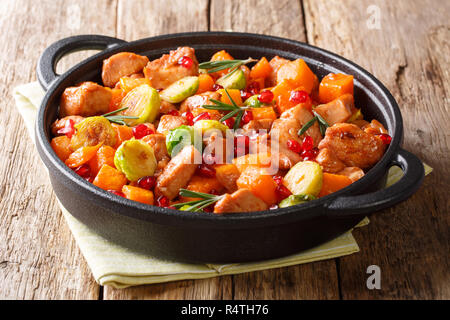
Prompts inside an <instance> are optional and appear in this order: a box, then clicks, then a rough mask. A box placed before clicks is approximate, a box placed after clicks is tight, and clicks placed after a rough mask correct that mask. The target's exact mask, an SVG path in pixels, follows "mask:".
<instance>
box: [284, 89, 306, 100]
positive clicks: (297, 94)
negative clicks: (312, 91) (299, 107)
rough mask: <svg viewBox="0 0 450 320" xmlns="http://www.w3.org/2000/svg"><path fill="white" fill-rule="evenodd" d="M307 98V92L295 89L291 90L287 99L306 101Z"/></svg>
mask: <svg viewBox="0 0 450 320" xmlns="http://www.w3.org/2000/svg"><path fill="white" fill-rule="evenodd" d="M308 98H309V94H308V92H306V91H303V90H300V91H299V90H295V91H292V92H291V95H290V97H289V101H290V102H293V103H303V102H306V101H307V100H308Z"/></svg>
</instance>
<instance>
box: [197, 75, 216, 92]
mask: <svg viewBox="0 0 450 320" xmlns="http://www.w3.org/2000/svg"><path fill="white" fill-rule="evenodd" d="M213 86H214V79H213V77H211V76H210V75H209V74H207V73H202V74H200V75H199V76H198V89H197V92H196V94H200V93H203V92H206V91H212V90H213Z"/></svg>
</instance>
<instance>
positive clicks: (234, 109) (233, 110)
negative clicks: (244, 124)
mask: <svg viewBox="0 0 450 320" xmlns="http://www.w3.org/2000/svg"><path fill="white" fill-rule="evenodd" d="M225 93H226V95H227V96H228V99H229V100H230V101H231V103H232V104H228V103H224V102H222V101H219V100H215V99H209V101H211V102H212V103H214V104H212V105H211V104H204V105H202V108H205V109H210V110H220V111H230V112H228V113H227V114H226V115H224V116H223V117H222V118H220V120H219V121H220V122H222V121H225V120H227V119H229V118H231V117H234V116H236V120H235V121H234V125H233V129H234V130H236V129H238V128H239V126H240V124H241V120H242V116H243V115H244V111H245V109H248V107H246V106H242V107H239V106H238V105H237V104H236V102H234V100H233V98H231V96H230V94H229V93H228V90H227V89H225Z"/></svg>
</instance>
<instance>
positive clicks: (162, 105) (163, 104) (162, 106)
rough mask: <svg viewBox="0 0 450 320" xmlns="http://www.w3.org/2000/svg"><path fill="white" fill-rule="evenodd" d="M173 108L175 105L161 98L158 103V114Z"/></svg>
mask: <svg viewBox="0 0 450 320" xmlns="http://www.w3.org/2000/svg"><path fill="white" fill-rule="evenodd" d="M173 110H177V107H175V105H174V104H172V103H170V102H167V101H165V100H162V99H161V103H160V105H159V113H160V114H167V113H169V112H170V111H173Z"/></svg>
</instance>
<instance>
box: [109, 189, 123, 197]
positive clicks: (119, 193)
mask: <svg viewBox="0 0 450 320" xmlns="http://www.w3.org/2000/svg"><path fill="white" fill-rule="evenodd" d="M108 191H109V192H111V193H114V194H115V195H116V196H119V197H124V198H125V194H124V193H123V192H120V191H116V190H108Z"/></svg>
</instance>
